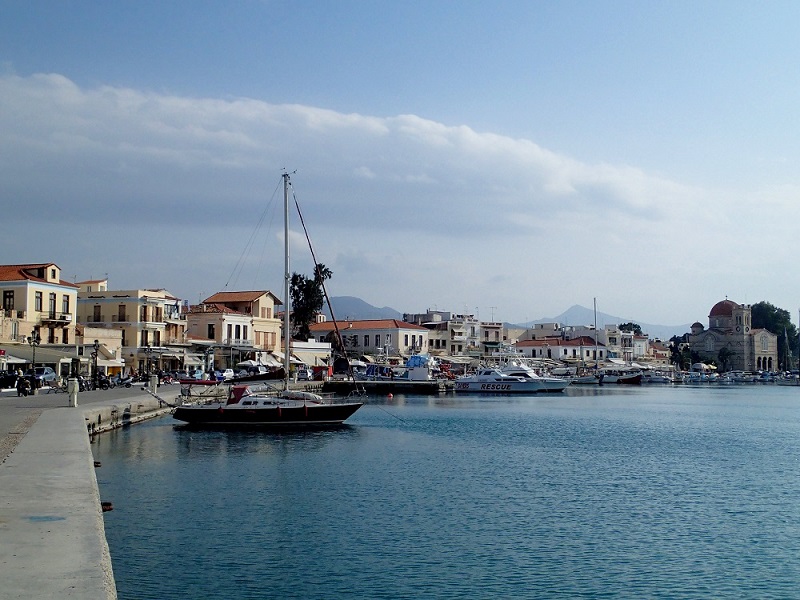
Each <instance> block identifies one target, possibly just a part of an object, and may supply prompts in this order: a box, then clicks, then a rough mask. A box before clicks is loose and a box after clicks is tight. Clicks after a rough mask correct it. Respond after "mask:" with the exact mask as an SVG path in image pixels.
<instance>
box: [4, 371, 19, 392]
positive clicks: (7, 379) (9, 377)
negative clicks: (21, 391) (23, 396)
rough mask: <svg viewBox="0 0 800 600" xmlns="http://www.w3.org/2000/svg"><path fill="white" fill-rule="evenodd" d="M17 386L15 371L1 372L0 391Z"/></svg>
mask: <svg viewBox="0 0 800 600" xmlns="http://www.w3.org/2000/svg"><path fill="white" fill-rule="evenodd" d="M15 385H17V372H16V371H2V372H0V390H7V389H11V388H13V387H14V386H15Z"/></svg>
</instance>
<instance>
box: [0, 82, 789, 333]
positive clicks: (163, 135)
mask: <svg viewBox="0 0 800 600" xmlns="http://www.w3.org/2000/svg"><path fill="white" fill-rule="evenodd" d="M0 130H2V132H3V135H2V136H0V197H2V199H3V206H4V207H5V208H4V226H5V229H6V231H7V235H8V237H7V239H8V240H9V242H10V243H9V245H8V250H7V251H6V253H4V254H6V258H5V262H27V261H34V260H37V261H38V260H54V261H55V262H57V263H58V264H60V265H61V266H62V268H64V269H65V272H67V273H72V272H74V273H75V277H77V278H78V279H84V278H88V277H90V276H93V277H97V276H102V275H104V274H105V273H108V274H109V276H111V278H112V284H116V286H118V287H137V286H143V287H155V286H165V287H168V288H169V289H171V290H172V291H173V293H176V294H177V295H180V296H182V297H185V298H187V299H189V300H190V301H195V300H196V299H197V298H198V297H200V296H202V295H208V294H211V293H213V292H214V291H217V290H218V289H222V287H223V286H224V285H225V284H226V283H229V285H230V277H229V272H230V270H231V269H232V268H233V263H234V261H236V260H237V259H238V258H239V257H240V256H241V254H242V251H243V249H244V248H245V243H246V240H247V239H248V237H249V236H250V235H251V230H252V227H253V225H254V224H255V223H256V221H258V219H259V216H260V215H261V214H262V212H263V210H264V207H265V206H266V205H267V204H268V203H269V202H270V201H271V200H274V194H275V186H276V184H277V182H278V181H279V179H280V174H281V172H282V171H283V169H288V170H289V171H297V173H296V174H295V175H294V177H293V181H294V188H295V192H296V193H297V195H298V198H299V200H300V202H301V206H302V208H303V212H304V215H305V216H306V219H307V221H308V222H309V227H310V228H311V234H312V239H314V241H315V244H316V246H317V249H318V252H319V254H320V255H321V256H320V260H321V261H322V262H324V263H325V264H326V265H328V266H329V267H330V268H331V269H332V270H333V272H334V281H333V282H332V286H333V288H334V289H333V290H332V293H333V294H334V295H356V296H360V297H362V298H364V299H365V300H367V301H368V302H372V303H373V304H376V305H381V306H382V305H390V306H394V307H395V308H397V309H398V310H407V311H421V310H424V309H425V308H427V307H428V306H431V307H432V306H434V305H437V306H438V307H439V308H440V309H445V310H453V311H461V310H464V309H466V310H468V311H469V312H475V311H478V312H480V313H481V318H484V319H489V318H490V314H489V310H490V308H489V307H492V308H491V311H492V313H493V315H494V317H495V318H498V319H503V320H512V321H514V320H515V321H521V320H524V319H526V318H531V319H532V318H538V317H541V316H544V315H547V314H556V313H558V312H561V310H563V309H565V308H567V307H568V306H570V305H572V304H575V303H578V304H584V305H590V303H591V299H592V298H593V297H600V298H603V299H604V305H603V310H604V312H615V313H617V314H619V313H623V314H629V315H631V316H637V315H638V316H640V318H641V319H642V320H644V321H649V322H664V323H669V322H675V323H679V322H685V321H692V320H696V319H702V318H704V313H703V312H702V311H706V310H707V308H709V307H710V306H711V305H712V304H713V303H714V302H715V301H716V300H717V299H719V298H720V297H721V296H724V295H725V294H729V295H730V296H731V297H732V299H735V300H737V301H740V302H745V301H749V302H754V301H757V300H760V299H765V298H766V299H768V296H769V291H767V290H764V293H763V294H762V293H759V292H760V291H761V290H760V289H759V287H756V289H753V290H752V296H751V297H749V298H745V297H741V295H746V294H747V293H750V291H749V288H747V287H741V286H745V284H744V283H743V282H742V281H740V280H739V279H738V278H740V276H741V274H742V265H744V267H745V269H747V270H748V271H750V270H751V269H752V270H753V271H755V273H752V276H751V277H750V283H752V280H753V279H755V280H756V284H755V286H762V285H766V284H767V278H766V277H764V278H761V277H759V275H758V273H757V270H758V269H759V266H763V265H764V264H765V263H768V264H770V265H771V266H778V267H780V265H782V264H785V265H789V264H790V262H789V261H788V257H786V258H784V257H783V256H782V255H781V252H782V250H783V249H785V248H786V247H785V246H782V244H781V242H780V240H781V236H782V235H787V236H788V235H791V232H792V230H793V227H791V225H790V224H791V222H793V221H794V222H796V221H797V218H798V217H800V215H798V206H797V203H796V202H795V201H794V198H795V197H796V195H797V186H796V185H793V184H792V183H789V184H782V185H776V186H775V187H773V188H772V189H768V190H758V191H755V192H747V193H744V192H742V191H735V185H732V186H731V190H734V191H731V190H708V189H701V188H698V187H696V186H690V185H685V184H682V183H681V182H679V181H674V180H671V179H670V178H668V177H665V176H662V175H658V174H653V173H647V172H644V171H643V170H641V169H637V168H636V167H635V166H632V165H614V164H606V163H603V162H598V163H596V164H587V163H585V162H581V161H578V160H575V159H573V158H570V157H569V156H564V155H560V154H558V153H556V152H553V151H550V150H548V149H547V148H543V147H541V146H539V145H537V144H536V143H535V142H534V141H531V140H525V139H512V138H510V137H505V136H500V135H496V134H492V133H486V132H484V133H482V132H477V131H474V130H473V129H471V128H469V127H467V126H463V125H460V126H451V125H446V124H442V123H437V122H433V121H430V120H426V119H424V118H422V117H419V116H416V115H397V116H391V117H376V116H369V115H359V114H342V113H337V112H334V111H330V110H326V109H323V108H318V107H309V106H300V105H288V104H287V105H276V104H270V103H268V102H264V101H261V100H257V99H247V98H227V99H220V98H189V97H178V96H175V95H170V94H168V93H161V92H154V91H146V90H133V89H126V88H117V87H109V86H99V87H96V88H91V89H88V88H86V89H84V88H81V87H79V86H77V85H76V84H74V83H73V82H72V81H70V80H69V79H67V78H65V77H63V76H61V75H58V74H37V75H32V76H29V77H20V76H17V75H13V74H10V75H5V76H2V77H0ZM775 215H780V218H778V219H776V218H775ZM273 229H274V231H271V232H270V233H269V234H268V235H267V236H266V242H265V243H264V245H262V246H260V247H259V248H258V249H257V250H256V249H252V250H249V251H248V252H247V256H248V259H252V260H253V261H254V262H258V263H259V266H258V267H257V268H256V267H255V266H252V267H248V268H247V269H245V270H244V271H245V272H248V273H250V274H249V275H245V276H243V278H242V280H241V281H237V282H236V283H237V284H238V286H239V287H240V288H241V287H245V286H254V287H258V288H263V287H269V288H270V289H276V286H277V285H278V284H277V283H274V282H279V281H280V272H281V269H282V267H280V266H279V265H280V264H281V262H280V260H277V259H276V255H280V252H281V248H280V245H279V244H278V242H277V240H278V239H279V235H280V233H279V232H278V228H277V227H273ZM766 232H769V233H766ZM32 234H34V237H33V238H32ZM32 239H33V242H32ZM256 258H257V260H256ZM740 259H741V260H740ZM784 261H786V262H785V263H784ZM248 269H249V271H248ZM257 269H258V273H256V272H255V271H256V270H257ZM297 270H301V267H298V269H297ZM264 272H266V273H269V274H270V275H269V277H268V279H271V281H272V282H265V281H263V278H262V279H261V280H260V279H259V277H261V275H262V274H263V273H264ZM248 277H252V281H250V280H248ZM762 279H763V281H762ZM700 282H704V283H703V284H702V287H703V289H702V290H701V291H700V294H699V296H700V297H698V295H697V294H695V293H694V292H690V291H689V289H688V286H689V285H695V284H697V283H700ZM748 285H749V284H748ZM773 285H774V283H773ZM755 286H754V287H755ZM277 289H279V287H278V288H277ZM737 294H740V296H738V297H737ZM687 295H691V297H687ZM774 302H775V303H778V302H780V300H779V299H778V298H776V299H775V301H774ZM788 308H791V306H790V307H788ZM698 311H701V312H700V314H698Z"/></svg>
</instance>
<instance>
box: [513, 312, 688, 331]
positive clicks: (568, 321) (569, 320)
mask: <svg viewBox="0 0 800 600" xmlns="http://www.w3.org/2000/svg"><path fill="white" fill-rule="evenodd" d="M536 323H562V324H564V325H593V324H594V310H592V309H591V308H586V307H585V306H580V305H578V304H575V305H573V306H571V307H570V308H568V309H567V310H565V311H564V312H563V313H561V314H560V315H557V316H555V317H548V318H546V319H538V320H536V321H529V322H527V323H521V324H520V325H521V326H523V327H528V326H530V325H533V324H536ZM620 323H636V324H637V325H639V326H640V327H641V328H642V333H646V334H647V335H648V336H649V337H650V338H651V339H652V338H659V339H662V340H668V339H670V338H671V337H672V336H675V335H683V334H684V333H689V330H690V329H691V323H687V324H685V325H655V324H653V323H643V322H642V321H638V320H636V319H633V318H629V317H625V318H623V317H615V316H613V315H609V314H606V313H602V312H599V311H598V313H597V328H598V329H602V328H603V327H605V326H606V325H607V324H608V325H619V324H620Z"/></svg>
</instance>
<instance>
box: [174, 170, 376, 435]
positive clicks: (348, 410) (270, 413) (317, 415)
mask: <svg viewBox="0 0 800 600" xmlns="http://www.w3.org/2000/svg"><path fill="white" fill-rule="evenodd" d="M283 210H284V252H285V262H284V264H285V273H284V277H285V281H284V293H285V294H286V311H285V314H284V353H283V354H284V373H285V375H284V381H283V389H282V390H279V391H276V390H274V389H273V390H271V391H264V390H258V389H255V388H253V387H251V386H249V385H245V384H239V385H237V384H234V385H232V386H231V387H230V391H229V393H228V397H227V399H223V400H218V401H214V402H211V403H186V404H181V405H179V406H176V407H175V410H174V412H173V413H172V416H173V417H174V418H175V419H177V420H178V421H183V422H185V423H188V424H189V425H192V426H200V427H214V428H218V427H243V426H244V427H327V426H333V425H341V424H343V423H344V421H345V420H347V419H348V418H349V417H350V416H351V415H352V414H353V413H355V412H356V411H357V410H358V409H359V408H361V407H362V406H363V405H364V403H363V402H353V401H348V400H347V399H343V400H339V401H337V400H336V399H333V398H323V397H322V396H320V395H318V394H314V393H312V392H306V391H299V390H291V389H289V366H290V356H291V326H290V316H291V300H290V281H291V274H290V273H289V174H288V173H284V174H283ZM315 262H316V261H315Z"/></svg>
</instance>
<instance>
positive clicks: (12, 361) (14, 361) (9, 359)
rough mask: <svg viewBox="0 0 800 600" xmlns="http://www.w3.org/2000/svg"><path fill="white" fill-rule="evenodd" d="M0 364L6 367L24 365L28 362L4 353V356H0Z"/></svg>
mask: <svg viewBox="0 0 800 600" xmlns="http://www.w3.org/2000/svg"><path fill="white" fill-rule="evenodd" d="M0 362H1V363H5V364H8V365H24V364H25V363H26V362H28V361H27V360H25V359H24V358H19V357H18V356H14V355H12V354H9V353H7V352H6V355H5V356H0Z"/></svg>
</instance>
